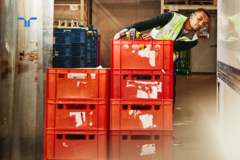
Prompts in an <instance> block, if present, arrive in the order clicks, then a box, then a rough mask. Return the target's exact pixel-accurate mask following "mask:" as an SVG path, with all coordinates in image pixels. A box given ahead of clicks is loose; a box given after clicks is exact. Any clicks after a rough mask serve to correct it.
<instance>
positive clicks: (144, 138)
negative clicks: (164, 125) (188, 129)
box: [109, 131, 172, 160]
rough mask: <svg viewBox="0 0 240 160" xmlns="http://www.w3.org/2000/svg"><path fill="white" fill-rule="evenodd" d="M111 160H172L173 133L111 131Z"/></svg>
mask: <svg viewBox="0 0 240 160" xmlns="http://www.w3.org/2000/svg"><path fill="white" fill-rule="evenodd" d="M109 160H172V132H166V131H165V132H163V131H110V145H109Z"/></svg>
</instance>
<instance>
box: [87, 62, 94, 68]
mask: <svg viewBox="0 0 240 160" xmlns="http://www.w3.org/2000/svg"><path fill="white" fill-rule="evenodd" d="M87 68H95V66H94V62H93V61H91V62H87Z"/></svg>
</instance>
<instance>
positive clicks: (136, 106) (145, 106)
mask: <svg viewBox="0 0 240 160" xmlns="http://www.w3.org/2000/svg"><path fill="white" fill-rule="evenodd" d="M131 109H134V110H151V105H131Z"/></svg>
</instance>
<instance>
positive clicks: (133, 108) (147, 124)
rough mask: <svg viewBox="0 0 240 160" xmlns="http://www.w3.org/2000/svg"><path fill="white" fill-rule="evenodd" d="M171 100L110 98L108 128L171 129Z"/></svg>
mask: <svg viewBox="0 0 240 160" xmlns="http://www.w3.org/2000/svg"><path fill="white" fill-rule="evenodd" d="M172 116H173V104H172V100H162V101H160V100H159V101H149V100H145V101H143V100H141V101H140V100H138V101H137V100H136V101H127V100H110V130H172V129H173V128H172V120H173V119H172Z"/></svg>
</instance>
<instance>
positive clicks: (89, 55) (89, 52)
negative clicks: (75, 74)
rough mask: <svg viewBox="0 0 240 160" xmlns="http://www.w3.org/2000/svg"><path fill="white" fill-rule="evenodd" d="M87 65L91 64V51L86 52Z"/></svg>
mask: <svg viewBox="0 0 240 160" xmlns="http://www.w3.org/2000/svg"><path fill="white" fill-rule="evenodd" d="M87 63H92V51H89V50H87Z"/></svg>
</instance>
